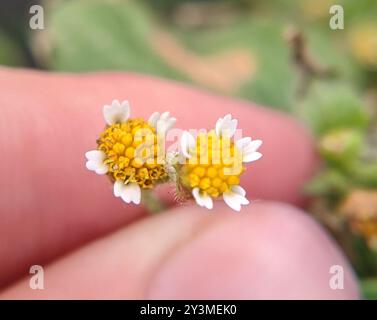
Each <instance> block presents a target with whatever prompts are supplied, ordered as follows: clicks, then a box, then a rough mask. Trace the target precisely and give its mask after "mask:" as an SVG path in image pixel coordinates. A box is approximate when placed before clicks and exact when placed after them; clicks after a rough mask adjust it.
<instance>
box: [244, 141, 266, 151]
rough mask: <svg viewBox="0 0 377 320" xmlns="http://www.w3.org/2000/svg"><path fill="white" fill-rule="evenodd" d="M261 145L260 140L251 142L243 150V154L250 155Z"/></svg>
mask: <svg viewBox="0 0 377 320" xmlns="http://www.w3.org/2000/svg"><path fill="white" fill-rule="evenodd" d="M262 143H263V142H262V140H253V141H251V143H250V144H248V145H247V146H246V147H245V148H244V153H252V152H254V151H257V150H258V149H259V147H260V146H261V145H262Z"/></svg>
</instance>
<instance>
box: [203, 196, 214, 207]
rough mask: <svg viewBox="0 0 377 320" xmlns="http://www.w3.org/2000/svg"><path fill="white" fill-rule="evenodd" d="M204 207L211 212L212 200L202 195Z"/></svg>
mask: <svg viewBox="0 0 377 320" xmlns="http://www.w3.org/2000/svg"><path fill="white" fill-rule="evenodd" d="M202 199H203V204H204V206H205V207H206V208H207V209H209V210H211V209H212V208H213V200H212V198H211V197H210V196H209V195H202Z"/></svg>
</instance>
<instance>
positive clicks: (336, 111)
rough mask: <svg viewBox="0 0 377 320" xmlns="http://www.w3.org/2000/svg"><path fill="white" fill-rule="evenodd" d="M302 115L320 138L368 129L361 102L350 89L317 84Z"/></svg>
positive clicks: (334, 85)
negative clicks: (336, 132)
mask: <svg viewBox="0 0 377 320" xmlns="http://www.w3.org/2000/svg"><path fill="white" fill-rule="evenodd" d="M298 108H299V109H298V113H299V114H300V115H301V117H302V118H304V119H305V120H306V122H307V123H308V124H309V125H310V126H311V128H312V129H313V130H314V132H315V133H316V134H318V135H323V134H325V133H326V132H329V131H330V130H333V129H337V128H354V129H365V128H366V126H367V124H368V116H367V113H366V111H365V109H364V106H363V104H362V101H361V99H360V98H359V96H358V95H357V94H356V93H355V91H354V89H353V88H352V87H350V86H348V85H343V84H339V83H334V82H330V81H322V82H317V83H315V84H314V85H313V86H312V88H311V91H310V93H309V94H308V97H307V98H306V99H305V101H304V102H303V103H301V105H300V106H299V107H298Z"/></svg>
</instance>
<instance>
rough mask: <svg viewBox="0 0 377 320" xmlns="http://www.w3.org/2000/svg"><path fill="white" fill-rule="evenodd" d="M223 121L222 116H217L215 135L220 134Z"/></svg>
mask: <svg viewBox="0 0 377 320" xmlns="http://www.w3.org/2000/svg"><path fill="white" fill-rule="evenodd" d="M223 121H224V120H223V118H219V120H217V121H216V126H215V131H216V135H217V136H220V135H221V126H222V124H223Z"/></svg>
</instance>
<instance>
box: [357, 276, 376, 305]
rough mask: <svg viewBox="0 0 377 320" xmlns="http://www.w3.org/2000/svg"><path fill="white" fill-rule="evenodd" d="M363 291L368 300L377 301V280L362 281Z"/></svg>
mask: <svg viewBox="0 0 377 320" xmlns="http://www.w3.org/2000/svg"><path fill="white" fill-rule="evenodd" d="M361 289H362V293H363V296H364V297H365V298H366V299H369V300H377V278H371V279H365V280H362V281H361Z"/></svg>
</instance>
